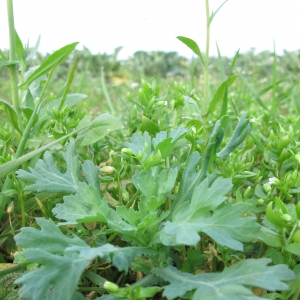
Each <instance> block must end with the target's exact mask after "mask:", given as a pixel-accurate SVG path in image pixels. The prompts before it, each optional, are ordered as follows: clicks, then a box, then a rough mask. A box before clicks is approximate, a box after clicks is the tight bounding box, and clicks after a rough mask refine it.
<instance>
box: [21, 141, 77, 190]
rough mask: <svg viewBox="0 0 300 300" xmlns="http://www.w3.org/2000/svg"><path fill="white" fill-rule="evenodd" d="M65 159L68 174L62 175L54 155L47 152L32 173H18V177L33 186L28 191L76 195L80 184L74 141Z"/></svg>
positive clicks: (69, 146) (64, 155)
mask: <svg viewBox="0 0 300 300" xmlns="http://www.w3.org/2000/svg"><path fill="white" fill-rule="evenodd" d="M63 157H64V159H65V161H66V163H67V171H66V173H64V174H63V173H61V172H60V171H59V169H58V167H57V166H56V164H55V163H54V160H53V157H52V154H51V153H50V152H48V151H47V152H46V153H45V155H44V160H41V159H40V160H38V162H37V164H36V165H35V167H34V169H33V168H29V169H30V171H31V172H27V171H25V170H19V171H17V174H18V177H19V178H20V179H21V180H23V181H26V182H31V183H33V184H31V185H29V186H26V188H25V190H27V191H38V192H39V191H42V192H52V193H75V192H76V191H77V190H78V183H79V177H78V174H79V169H80V164H79V159H78V156H77V155H76V152H75V142H74V140H72V141H71V142H70V143H69V145H68V146H67V150H66V152H64V153H63Z"/></svg>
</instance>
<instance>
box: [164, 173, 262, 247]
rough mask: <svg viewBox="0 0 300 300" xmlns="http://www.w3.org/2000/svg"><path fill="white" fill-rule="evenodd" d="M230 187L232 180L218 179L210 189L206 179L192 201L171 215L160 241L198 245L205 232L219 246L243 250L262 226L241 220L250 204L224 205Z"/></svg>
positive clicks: (196, 190)
mask: <svg viewBox="0 0 300 300" xmlns="http://www.w3.org/2000/svg"><path fill="white" fill-rule="evenodd" d="M231 188H232V183H231V179H224V178H217V179H216V180H215V181H214V182H213V183H212V185H211V186H209V180H208V179H205V180H203V181H202V182H201V184H200V185H198V186H197V187H196V188H195V189H194V191H193V195H192V199H191V201H190V202H189V203H186V202H183V203H182V204H181V205H180V206H179V207H178V209H177V210H176V211H174V213H173V214H172V219H171V221H168V222H166V224H165V225H164V227H163V229H162V231H161V232H160V240H161V242H162V243H163V244H165V245H180V244H186V245H196V244H197V243H198V242H199V240H200V235H199V232H205V233H206V234H207V235H209V236H210V237H211V238H212V239H214V240H215V241H216V242H217V243H218V244H220V245H223V246H227V247H229V248H231V249H236V250H240V251H241V250H243V244H242V243H241V242H248V241H252V240H253V239H254V237H253V234H254V233H255V232H257V231H258V230H259V228H260V226H259V225H258V224H256V223H255V219H254V218H251V217H246V218H242V216H243V215H244V214H245V213H246V212H248V211H249V210H251V207H250V206H249V205H248V204H246V203H237V204H232V203H230V202H229V203H226V204H224V205H221V204H222V203H223V202H224V201H225V200H226V199H227V197H226V196H225V195H226V194H227V193H228V192H229V191H230V189H231ZM212 211H214V213H213V214H212V213H211V212H212Z"/></svg>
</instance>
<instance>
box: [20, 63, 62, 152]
mask: <svg viewBox="0 0 300 300" xmlns="http://www.w3.org/2000/svg"><path fill="white" fill-rule="evenodd" d="M57 66H58V63H57V64H56V65H55V66H54V67H53V68H52V69H51V71H50V73H49V76H48V78H47V80H46V83H45V85H44V87H43V90H42V92H41V95H40V97H39V99H38V103H36V105H35V108H34V110H33V112H32V114H31V117H30V119H29V122H28V124H27V126H26V128H25V131H24V133H23V135H22V138H21V141H20V144H19V147H18V150H17V152H16V158H19V157H20V156H22V154H23V152H24V149H25V145H26V143H27V140H28V137H29V134H30V131H31V129H32V127H33V124H34V122H35V117H36V115H38V114H39V111H40V108H41V105H42V101H43V96H44V93H45V91H46V89H47V87H48V85H49V83H50V80H51V78H52V75H53V73H54V71H55V69H56V67H57Z"/></svg>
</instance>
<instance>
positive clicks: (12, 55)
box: [6, 0, 22, 130]
mask: <svg viewBox="0 0 300 300" xmlns="http://www.w3.org/2000/svg"><path fill="white" fill-rule="evenodd" d="M6 3H7V16H8V27H9V42H10V52H9V60H10V61H14V60H16V58H17V55H16V34H15V25H14V11H13V3H12V0H7V1H6ZM8 69H9V76H10V87H11V94H12V102H13V106H14V108H15V111H16V113H17V116H18V123H19V127H20V129H21V130H22V118H21V117H22V116H21V102H20V98H19V91H18V77H17V67H16V65H15V64H12V65H9V66H8Z"/></svg>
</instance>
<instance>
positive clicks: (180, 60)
mask: <svg viewBox="0 0 300 300" xmlns="http://www.w3.org/2000/svg"><path fill="white" fill-rule="evenodd" d="M121 50H122V47H118V48H116V49H115V51H114V52H113V53H111V54H107V53H98V54H93V53H91V51H90V50H89V49H87V48H84V49H83V50H77V51H75V53H74V54H73V56H72V57H69V59H68V60H66V61H65V62H64V63H63V64H62V66H60V67H59V68H58V69H57V70H56V72H55V75H54V78H53V80H52V87H51V89H49V90H51V91H52V92H53V93H59V91H60V90H61V89H62V88H63V86H64V80H65V78H66V77H67V76H68V73H69V70H70V69H71V66H72V62H73V58H74V55H77V56H78V64H77V71H76V75H75V78H74V81H73V84H72V87H71V92H72V93H83V94H86V95H88V99H87V101H85V102H84V104H82V105H83V107H82V108H83V109H86V110H88V111H89V112H92V113H93V114H96V115H97V114H99V112H101V113H103V112H106V111H108V108H107V105H106V103H105V91H104V89H107V91H108V94H109V96H110V98H111V101H112V102H113V103H116V102H118V103H119V100H120V99H119V97H118V95H117V92H116V89H117V90H118V93H119V95H122V96H121V97H125V96H124V95H126V94H127V92H128V91H131V90H136V91H137V89H138V86H139V83H140V80H141V79H144V80H146V81H147V80H148V81H149V79H150V78H152V77H154V78H155V79H156V80H159V82H160V88H161V90H162V92H164V93H166V92H167V91H168V88H169V86H173V84H174V81H177V82H185V83H186V82H189V83H190V84H191V86H192V87H194V88H196V90H197V92H198V94H199V95H200V96H201V94H202V87H203V70H202V67H201V64H200V61H199V59H197V58H193V59H191V60H188V59H187V58H185V57H183V56H180V55H178V54H177V53H176V52H162V51H153V52H145V51H137V52H135V53H134V55H133V56H132V57H129V58H128V59H127V60H119V59H118V53H119V52H120V51H121ZM48 55H49V54H46V55H43V54H41V53H38V54H37V56H36V58H35V60H34V61H33V62H32V64H33V65H37V64H39V63H41V62H42V61H43V60H44V59H45V58H46V57H47V56H48ZM274 59H276V60H277V69H276V74H277V75H276V80H277V82H278V83H279V84H278V86H277V95H278V98H279V99H278V101H279V102H281V104H284V103H282V102H284V101H286V102H287V103H289V101H292V102H294V103H295V104H296V107H297V110H298V111H300V104H299V103H298V101H297V99H298V98H297V95H299V94H300V89H299V87H298V86H299V85H298V79H297V78H298V77H299V73H300V50H299V51H296V52H284V54H283V55H274V53H272V52H269V51H264V52H261V53H256V52H255V49H252V50H250V51H248V52H247V53H243V54H239V56H238V59H237V62H236V65H235V72H234V73H235V74H238V75H240V76H239V77H240V78H239V80H237V81H236V82H235V83H234V85H233V87H232V88H231V89H230V96H231V97H233V98H234V96H235V95H238V98H239V99H236V100H237V101H239V104H242V103H241V102H240V101H242V102H245V103H249V101H251V98H252V99H254V98H255V97H257V96H259V97H261V98H262V99H264V98H268V97H270V96H271V95H270V93H271V92H270V90H271V88H270V84H271V83H272V81H273V80H274V70H273V68H274ZM231 61H232V58H230V57H221V56H219V57H210V62H209V71H210V72H209V74H210V75H209V76H210V93H211V95H210V96H212V94H213V92H214V91H215V90H216V88H217V87H218V86H219V85H220V84H221V82H223V81H224V80H225V79H226V78H227V76H228V73H229V69H230V64H231ZM101 76H103V78H102V79H104V82H103V80H101ZM103 84H104V85H105V87H104V85H103ZM0 98H2V99H5V100H7V101H10V86H9V78H8V72H7V70H6V68H4V67H2V68H1V69H0ZM124 100H125V99H124ZM233 100H234V99H233ZM266 100H267V99H266ZM287 100H288V101H287ZM283 109H284V106H283ZM118 113H122V105H120V110H119V111H118Z"/></svg>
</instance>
